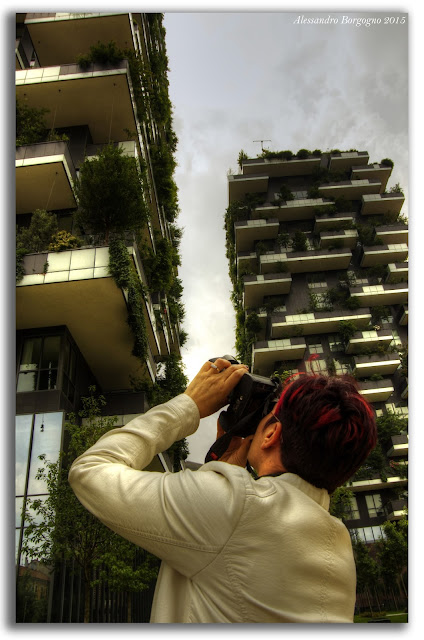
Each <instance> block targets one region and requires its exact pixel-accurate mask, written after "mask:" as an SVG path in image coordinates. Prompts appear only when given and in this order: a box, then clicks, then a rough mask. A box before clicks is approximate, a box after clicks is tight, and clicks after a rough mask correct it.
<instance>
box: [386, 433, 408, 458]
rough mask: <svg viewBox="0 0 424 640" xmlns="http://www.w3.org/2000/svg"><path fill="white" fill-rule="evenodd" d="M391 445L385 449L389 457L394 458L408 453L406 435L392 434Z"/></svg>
mask: <svg viewBox="0 0 424 640" xmlns="http://www.w3.org/2000/svg"><path fill="white" fill-rule="evenodd" d="M391 441H392V444H391V447H390V449H389V450H388V451H387V456H388V457H389V458H395V457H398V456H402V457H405V456H407V455H408V436H407V435H400V436H392V437H391Z"/></svg>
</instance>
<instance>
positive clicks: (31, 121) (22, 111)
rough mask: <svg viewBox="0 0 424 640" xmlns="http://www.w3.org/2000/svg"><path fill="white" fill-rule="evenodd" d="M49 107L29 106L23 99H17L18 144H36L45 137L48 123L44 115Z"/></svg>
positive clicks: (18, 145)
mask: <svg viewBox="0 0 424 640" xmlns="http://www.w3.org/2000/svg"><path fill="white" fill-rule="evenodd" d="M48 111H49V110H48V109H37V107H29V106H28V105H27V104H25V103H24V102H22V101H21V100H19V99H17V100H16V146H17V147H20V146H23V145H27V144H35V143H37V142H41V141H42V140H43V139H44V136H45V133H46V123H45V121H44V116H45V114H46V113H48Z"/></svg>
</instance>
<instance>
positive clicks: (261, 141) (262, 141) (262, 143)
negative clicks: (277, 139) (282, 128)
mask: <svg viewBox="0 0 424 640" xmlns="http://www.w3.org/2000/svg"><path fill="white" fill-rule="evenodd" d="M253 142H260V143H261V147H262V151H264V142H272V140H253Z"/></svg>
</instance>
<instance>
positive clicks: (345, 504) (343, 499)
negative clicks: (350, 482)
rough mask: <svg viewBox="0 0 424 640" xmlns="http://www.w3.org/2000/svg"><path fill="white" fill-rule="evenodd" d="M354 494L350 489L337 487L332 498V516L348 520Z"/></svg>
mask: <svg viewBox="0 0 424 640" xmlns="http://www.w3.org/2000/svg"><path fill="white" fill-rule="evenodd" d="M352 497H353V492H352V491H351V489H349V488H348V487H337V489H336V490H335V491H334V492H333V493H332V494H331V496H330V509H329V511H330V514H331V515H332V516H334V517H336V518H340V519H343V520H348V519H349V516H350V513H351V498H352Z"/></svg>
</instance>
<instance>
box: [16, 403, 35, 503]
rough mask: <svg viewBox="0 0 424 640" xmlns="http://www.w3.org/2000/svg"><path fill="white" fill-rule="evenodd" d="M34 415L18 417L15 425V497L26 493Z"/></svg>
mask: <svg viewBox="0 0 424 640" xmlns="http://www.w3.org/2000/svg"><path fill="white" fill-rule="evenodd" d="M32 418H33V416H32V414H31V415H25V416H16V423H15V433H16V435H15V450H16V454H15V456H16V457H15V495H17V496H20V495H24V493H25V484H26V474H27V467H28V456H29V443H30V439H31V429H32Z"/></svg>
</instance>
